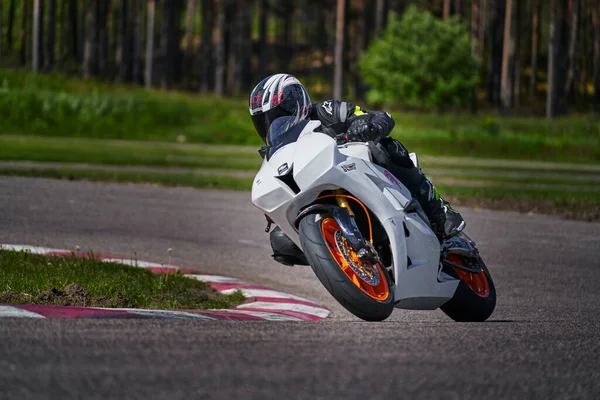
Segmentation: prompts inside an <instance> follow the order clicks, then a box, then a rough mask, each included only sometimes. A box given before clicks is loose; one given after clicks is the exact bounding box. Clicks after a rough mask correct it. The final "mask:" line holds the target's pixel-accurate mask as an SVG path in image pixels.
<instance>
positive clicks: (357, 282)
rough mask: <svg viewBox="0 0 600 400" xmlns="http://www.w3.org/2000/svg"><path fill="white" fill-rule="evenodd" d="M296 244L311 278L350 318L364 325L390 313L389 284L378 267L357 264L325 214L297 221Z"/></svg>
mask: <svg viewBox="0 0 600 400" xmlns="http://www.w3.org/2000/svg"><path fill="white" fill-rule="evenodd" d="M299 228H300V229H299V233H300V243H301V245H302V250H303V252H304V254H305V256H306V259H307V260H308V262H309V264H310V266H311V268H312V270H313V271H314V273H315V275H316V276H317V278H318V279H319V281H321V283H322V284H323V286H325V288H326V289H327V291H328V292H329V293H330V294H331V295H332V296H333V297H334V298H335V299H336V300H337V301H338V302H339V303H340V304H341V305H342V306H343V307H344V308H346V310H348V311H350V312H351V313H352V314H354V315H355V316H357V317H358V318H361V319H363V320H365V321H383V320H385V319H386V318H388V317H389V316H390V314H391V313H392V311H393V310H394V291H393V286H394V285H393V283H392V281H391V279H390V277H389V274H388V272H387V270H386V269H385V268H384V267H382V266H381V265H380V264H379V263H376V264H374V265H371V264H369V263H367V262H363V261H361V260H360V259H359V258H358V257H357V256H356V252H355V251H354V250H352V248H351V247H350V243H349V242H348V240H347V239H346V238H345V237H344V236H343V235H342V231H341V229H340V226H339V225H338V223H337V222H336V220H335V219H333V218H332V217H330V216H328V215H325V214H309V215H307V216H306V217H305V218H303V219H302V220H301V221H300V227H299Z"/></svg>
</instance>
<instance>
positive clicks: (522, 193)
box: [0, 167, 600, 204]
mask: <svg viewBox="0 0 600 400" xmlns="http://www.w3.org/2000/svg"><path fill="white" fill-rule="evenodd" d="M0 176H24V177H40V178H54V179H67V180H90V181H110V182H134V183H155V184H159V185H164V186H187V187H195V188H215V189H232V190H250V188H251V187H252V179H246V178H235V177H230V176H219V175H214V176H211V175H194V174H167V173H136V172H120V171H119V172H116V171H115V172H113V171H95V170H85V169H83V170H72V169H68V168H56V169H35V168H8V167H3V168H0ZM494 178H497V177H490V179H492V180H491V182H496V183H498V185H490V186H486V187H465V186H460V185H449V184H444V183H437V184H436V187H438V189H439V190H440V192H441V193H442V194H449V195H456V196H464V197H470V198H477V197H481V198H489V199H500V200H501V199H515V200H528V201H537V200H540V201H541V200H544V201H548V200H549V201H557V204H561V203H564V202H570V203H574V202H579V203H586V204H600V195H599V194H598V186H597V185H594V186H584V185H582V186H581V187H580V188H579V189H578V190H573V191H566V190H564V189H562V188H556V189H555V188H544V189H543V190H540V189H536V188H527V187H524V188H519V189H515V188H511V187H510V186H508V187H502V183H503V180H502V179H498V180H493V179H494ZM460 179H461V180H481V177H468V176H467V177H460ZM506 181H508V183H524V184H527V183H528V182H529V180H528V179H525V180H522V181H519V180H515V181H513V180H510V179H507V180H506ZM434 183H435V180H434ZM560 183H562V181H561V182H560ZM548 184H550V183H548Z"/></svg>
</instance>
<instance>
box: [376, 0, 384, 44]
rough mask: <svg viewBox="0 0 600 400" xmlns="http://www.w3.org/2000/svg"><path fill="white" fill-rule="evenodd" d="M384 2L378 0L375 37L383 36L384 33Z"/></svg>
mask: <svg viewBox="0 0 600 400" xmlns="http://www.w3.org/2000/svg"><path fill="white" fill-rule="evenodd" d="M383 1H384V0H377V3H376V4H375V35H376V36H377V37H379V36H381V32H382V31H383V12H384V4H383Z"/></svg>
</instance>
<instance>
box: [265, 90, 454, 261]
mask: <svg viewBox="0 0 600 400" xmlns="http://www.w3.org/2000/svg"><path fill="white" fill-rule="evenodd" d="M309 118H310V119H311V120H319V121H321V128H320V130H321V131H322V132H323V133H325V134H328V135H330V136H332V137H336V136H338V135H340V134H343V133H346V132H348V131H349V130H350V131H351V130H352V129H351V127H352V126H353V125H354V124H356V125H358V124H362V125H364V123H365V122H367V123H368V124H377V125H378V126H379V127H380V128H381V132H379V136H380V140H379V143H380V144H381V145H382V146H383V148H384V149H385V151H386V152H387V155H388V157H385V161H383V160H381V161H379V160H377V159H376V162H377V161H379V162H378V164H380V165H381V166H382V167H383V168H386V169H387V170H389V171H390V172H391V173H392V174H393V175H394V176H395V177H396V178H398V180H400V182H402V183H403V184H404V185H405V186H406V187H407V188H408V190H409V191H410V192H411V193H412V195H413V196H414V197H415V198H416V199H417V200H418V201H419V203H421V206H422V207H423V209H424V211H425V213H426V214H427V215H428V216H429V217H430V220H432V223H435V222H434V221H435V220H436V217H437V216H438V215H439V213H440V212H441V211H440V210H442V208H443V202H442V200H441V199H440V197H439V195H437V192H436V190H435V188H434V186H433V184H432V183H431V182H430V181H429V179H427V177H426V176H425V175H424V174H423V173H422V172H421V170H420V169H419V168H417V167H415V165H414V164H413V162H412V160H411V158H410V156H409V153H408V151H407V150H406V148H405V147H404V146H403V145H402V143H400V142H399V141H398V140H396V139H392V138H391V137H389V136H388V135H389V134H390V132H391V131H392V129H393V128H394V125H395V123H394V120H393V118H392V117H391V116H390V115H389V114H388V113H385V112H381V111H367V110H363V109H361V108H360V107H358V106H355V105H353V104H350V103H346V102H343V101H338V100H328V101H325V102H323V103H313V104H312V109H311V111H310V114H309ZM350 141H351V138H350ZM270 238H271V246H272V248H273V252H274V254H273V258H274V259H275V260H277V261H279V262H280V263H282V264H286V265H293V264H300V265H303V264H304V265H307V263H306V259H305V258H304V255H303V253H302V251H301V250H300V249H299V248H298V247H297V246H296V245H295V244H294V243H293V242H292V240H291V239H290V238H289V237H287V235H285V234H284V233H283V231H282V230H281V229H280V228H279V227H276V228H275V229H273V230H272V231H271V237H270Z"/></svg>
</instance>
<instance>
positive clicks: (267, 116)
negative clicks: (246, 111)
mask: <svg viewBox="0 0 600 400" xmlns="http://www.w3.org/2000/svg"><path fill="white" fill-rule="evenodd" d="M290 115H292V114H290V113H289V112H287V111H285V110H284V109H283V108H281V107H275V108H272V109H270V110H269V111H266V112H263V113H259V114H256V115H253V116H252V123H253V124H254V129H256V132H258V136H260V138H261V139H262V141H263V142H265V143H266V141H267V133H268V132H269V128H270V127H271V124H272V123H273V121H275V120H276V119H277V118H279V117H284V116H290Z"/></svg>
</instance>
